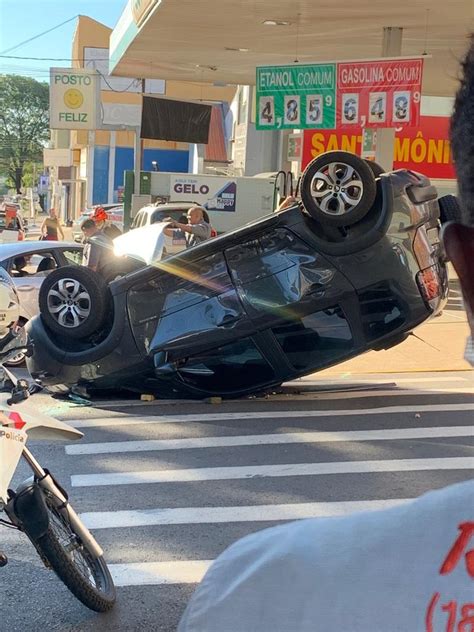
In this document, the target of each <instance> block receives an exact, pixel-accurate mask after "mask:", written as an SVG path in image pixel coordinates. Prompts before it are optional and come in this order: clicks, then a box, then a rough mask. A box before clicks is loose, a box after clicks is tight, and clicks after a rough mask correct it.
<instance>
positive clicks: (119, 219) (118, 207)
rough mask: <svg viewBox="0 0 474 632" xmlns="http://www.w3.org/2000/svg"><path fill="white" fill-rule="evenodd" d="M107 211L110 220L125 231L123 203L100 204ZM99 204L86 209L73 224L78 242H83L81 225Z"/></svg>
mask: <svg viewBox="0 0 474 632" xmlns="http://www.w3.org/2000/svg"><path fill="white" fill-rule="evenodd" d="M97 206H101V207H102V208H103V209H104V210H105V211H106V213H107V215H108V218H109V222H111V223H112V224H114V225H115V226H117V228H118V229H119V230H120V231H123V204H98V205H97ZM97 206H93V207H92V208H90V209H86V210H85V211H84V212H83V213H82V214H81V215H80V216H79V217H78V218H77V219H76V220H74V222H73V224H72V238H73V239H74V241H77V242H78V243H80V242H82V237H83V235H82V231H81V225H82V222H84V221H85V220H86V219H89V217H91V215H92V214H93V213H94V210H95V209H96V208H97Z"/></svg>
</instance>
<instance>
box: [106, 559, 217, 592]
mask: <svg viewBox="0 0 474 632" xmlns="http://www.w3.org/2000/svg"><path fill="white" fill-rule="evenodd" d="M212 562H213V560H187V561H183V562H143V563H141V564H137V563H135V564H108V567H109V569H110V572H111V574H112V578H113V580H114V584H115V585H116V586H158V585H162V584H197V583H198V582H200V581H201V579H202V578H203V577H204V574H205V573H206V571H207V569H208V568H209V566H210V565H211V564H212Z"/></svg>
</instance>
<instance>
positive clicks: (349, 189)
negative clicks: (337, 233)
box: [300, 151, 376, 226]
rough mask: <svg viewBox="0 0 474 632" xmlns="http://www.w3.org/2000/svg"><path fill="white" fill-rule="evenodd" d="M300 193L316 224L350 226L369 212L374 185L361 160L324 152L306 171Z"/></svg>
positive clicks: (357, 157)
mask: <svg viewBox="0 0 474 632" xmlns="http://www.w3.org/2000/svg"><path fill="white" fill-rule="evenodd" d="M333 165H334V166H333ZM318 176H321V177H320V178H319V177H318ZM345 178H347V180H346V181H345V180H344V179H345ZM351 182H357V183H358V184H357V185H351ZM315 183H316V186H315ZM300 190H301V200H302V202H303V204H304V206H305V208H306V210H307V211H308V213H309V214H310V215H311V217H313V219H315V220H316V221H318V222H319V223H320V224H322V225H323V226H324V225H325V224H326V225H328V226H351V225H353V224H356V223H357V222H359V221H360V220H361V219H363V217H365V215H367V213H368V212H369V211H370V209H371V208H372V205H373V203H374V201H375V195H376V184H375V177H374V174H373V172H372V170H371V168H370V167H369V166H368V165H367V163H366V161H365V160H363V159H362V158H359V156H356V155H355V154H351V153H349V152H346V151H328V152H327V153H325V154H322V155H321V156H318V157H317V158H315V159H314V160H313V161H312V162H310V163H309V165H308V166H307V167H306V169H305V171H304V173H303V175H302V176H301V184H300ZM315 194H316V195H315ZM316 198H318V199H320V200H321V203H320V202H318V201H317V199H316Z"/></svg>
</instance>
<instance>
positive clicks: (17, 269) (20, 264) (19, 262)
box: [13, 256, 29, 277]
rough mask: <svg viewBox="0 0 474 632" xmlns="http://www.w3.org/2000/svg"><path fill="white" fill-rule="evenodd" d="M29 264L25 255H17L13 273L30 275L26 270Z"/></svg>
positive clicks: (23, 275)
mask: <svg viewBox="0 0 474 632" xmlns="http://www.w3.org/2000/svg"><path fill="white" fill-rule="evenodd" d="M27 265H28V261H27V259H26V257H23V256H21V257H15V259H14V260H13V266H14V270H13V275H14V276H16V277H25V276H29V274H28V272H27V271H26V270H25V268H26V266H27Z"/></svg>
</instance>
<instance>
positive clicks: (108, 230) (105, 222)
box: [91, 206, 122, 239]
mask: <svg viewBox="0 0 474 632" xmlns="http://www.w3.org/2000/svg"><path fill="white" fill-rule="evenodd" d="M91 219H92V220H93V221H94V222H95V224H96V226H97V228H98V230H100V231H102V233H103V234H104V235H105V236H106V237H109V239H115V237H119V235H121V234H122V231H121V230H120V229H119V228H117V226H115V224H112V223H111V222H110V221H109V216H108V215H107V212H106V211H105V209H104V208H103V207H102V206H98V207H97V208H96V209H95V210H94V212H93V214H92V215H91Z"/></svg>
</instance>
